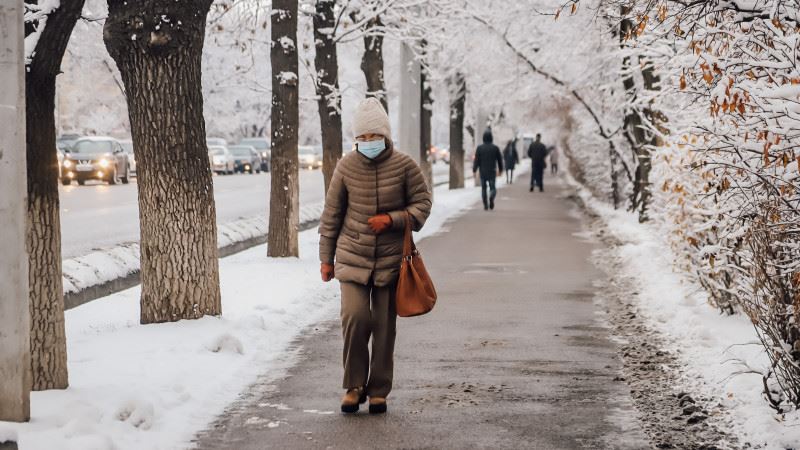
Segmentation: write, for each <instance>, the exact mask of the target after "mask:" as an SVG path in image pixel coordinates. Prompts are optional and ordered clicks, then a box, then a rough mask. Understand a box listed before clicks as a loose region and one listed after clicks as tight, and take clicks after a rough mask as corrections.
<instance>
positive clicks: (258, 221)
mask: <svg viewBox="0 0 800 450" xmlns="http://www.w3.org/2000/svg"><path fill="white" fill-rule="evenodd" d="M323 206H324V204H323V203H322V202H317V203H312V204H309V205H304V206H302V207H301V208H300V224H301V226H302V225H304V224H310V223H314V222H316V221H317V220H319V217H320V215H322V208H323ZM268 229H269V223H268V222H267V218H266V215H261V216H258V217H250V218H245V219H239V220H236V221H233V222H228V223H225V224H222V225H219V226H218V227H217V246H218V247H219V248H223V247H226V246H229V245H233V244H236V243H238V242H244V241H247V240H249V239H253V238H258V237H263V236H266V235H267V230H268ZM138 271H139V244H138V243H128V244H122V245H118V246H115V247H111V248H108V249H102V250H96V251H93V252H91V253H89V254H87V255H83V256H79V257H76V258H70V259H65V260H64V261H62V273H63V281H64V293H65V294H68V293H73V292H80V291H82V290H84V289H87V288H89V287H92V286H96V285H99V284H103V283H107V282H109V281H113V280H116V279H118V278H124V277H126V276H128V275H130V274H132V273H135V272H138Z"/></svg>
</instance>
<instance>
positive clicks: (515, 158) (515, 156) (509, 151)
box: [503, 140, 519, 184]
mask: <svg viewBox="0 0 800 450" xmlns="http://www.w3.org/2000/svg"><path fill="white" fill-rule="evenodd" d="M503 160H505V163H506V183H508V184H511V183H513V182H514V168H515V167H516V166H517V164H518V163H519V153H517V145H516V140H513V141H508V144H506V148H505V149H504V150H503Z"/></svg>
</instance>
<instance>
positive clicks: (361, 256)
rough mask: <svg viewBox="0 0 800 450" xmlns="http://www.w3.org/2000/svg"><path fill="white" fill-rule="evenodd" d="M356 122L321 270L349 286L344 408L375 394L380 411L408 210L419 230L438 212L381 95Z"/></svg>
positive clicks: (331, 207) (390, 363) (336, 187)
mask: <svg viewBox="0 0 800 450" xmlns="http://www.w3.org/2000/svg"><path fill="white" fill-rule="evenodd" d="M353 122H354V123H353V135H354V136H355V139H356V144H355V145H356V151H354V152H350V153H348V154H346V155H345V156H344V157H343V158H342V159H341V160H340V161H339V163H338V164H337V165H336V169H335V170H334V172H333V177H332V178H331V182H330V186H329V187H328V192H327V195H326V197H325V209H324V210H323V212H322V217H321V219H320V225H319V234H320V237H319V258H320V262H321V265H320V273H321V275H322V280H323V281H326V282H327V281H330V280H331V279H333V278H334V277H336V279H338V280H339V282H340V285H341V290H342V310H341V319H342V333H343V335H344V355H343V356H344V357H343V360H344V381H343V386H342V387H343V388H344V389H346V390H347V391H346V392H345V394H344V397H343V398H342V403H341V409H342V412H345V413H354V412H357V411H358V407H359V405H360V404H361V403H364V402H366V401H367V397H369V412H370V413H373V414H376V413H384V412H386V409H387V405H386V397H387V396H388V395H389V392H390V391H391V389H392V379H393V369H394V342H395V333H396V320H397V313H396V309H395V289H396V285H397V277H398V273H399V270H400V262H401V260H402V257H403V256H402V249H403V230H404V229H405V224H406V212H408V213H409V214H410V220H411V221H412V222H413V223H412V224H411V227H412V228H413V229H414V230H415V231H419V229H420V228H422V226H423V225H424V224H425V220H426V219H427V218H428V215H429V214H430V212H431V193H430V191H429V190H428V185H427V183H426V182H425V178H424V177H423V175H422V171H421V170H420V168H419V166H418V165H417V163H416V162H414V160H413V159H411V157H410V156H408V155H406V154H405V153H402V152H399V151H396V150H395V149H394V148H393V145H392V141H391V139H390V136H391V129H390V127H389V116H388V115H386V111H385V110H384V109H383V107H382V106H381V104H380V102H379V101H378V100H376V99H374V98H369V99H366V100H364V101H362V102H361V103H360V104H359V105H358V109H357V110H356V114H355V118H354V121H353ZM334 264H335V265H334ZM370 336H371V337H372V350H371V353H372V354H371V355H370Z"/></svg>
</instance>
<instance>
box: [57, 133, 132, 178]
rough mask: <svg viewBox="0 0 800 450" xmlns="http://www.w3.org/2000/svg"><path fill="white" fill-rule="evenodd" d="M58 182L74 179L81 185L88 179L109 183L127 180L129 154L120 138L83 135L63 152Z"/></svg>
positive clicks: (129, 175) (129, 172)
mask: <svg viewBox="0 0 800 450" xmlns="http://www.w3.org/2000/svg"><path fill="white" fill-rule="evenodd" d="M61 172H62V177H61V183H62V184H64V185H68V184H70V183H72V180H76V181H77V182H78V184H79V185H83V184H85V183H86V181H87V180H100V181H105V182H107V183H108V184H117V183H118V182H120V181H122V182H123V183H124V184H127V183H128V182H129V181H130V177H131V169H130V164H129V161H128V154H127V153H125V151H124V150H123V149H122V145H120V143H119V141H118V140H116V139H114V138H112V137H105V136H95V137H84V138H81V139H78V140H77V141H75V144H74V145H73V146H72V148H70V150H69V151H67V152H66V153H65V154H64V163H63V167H62V171H61Z"/></svg>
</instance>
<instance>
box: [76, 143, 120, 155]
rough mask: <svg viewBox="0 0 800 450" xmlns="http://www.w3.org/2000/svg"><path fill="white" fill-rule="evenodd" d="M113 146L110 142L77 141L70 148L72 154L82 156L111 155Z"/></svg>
mask: <svg viewBox="0 0 800 450" xmlns="http://www.w3.org/2000/svg"><path fill="white" fill-rule="evenodd" d="M113 148H114V144H113V143H112V142H111V141H88V140H87V141H78V142H76V143H75V145H73V146H72V152H73V153H80V154H83V155H99V154H101V153H111V151H112V150H113Z"/></svg>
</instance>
